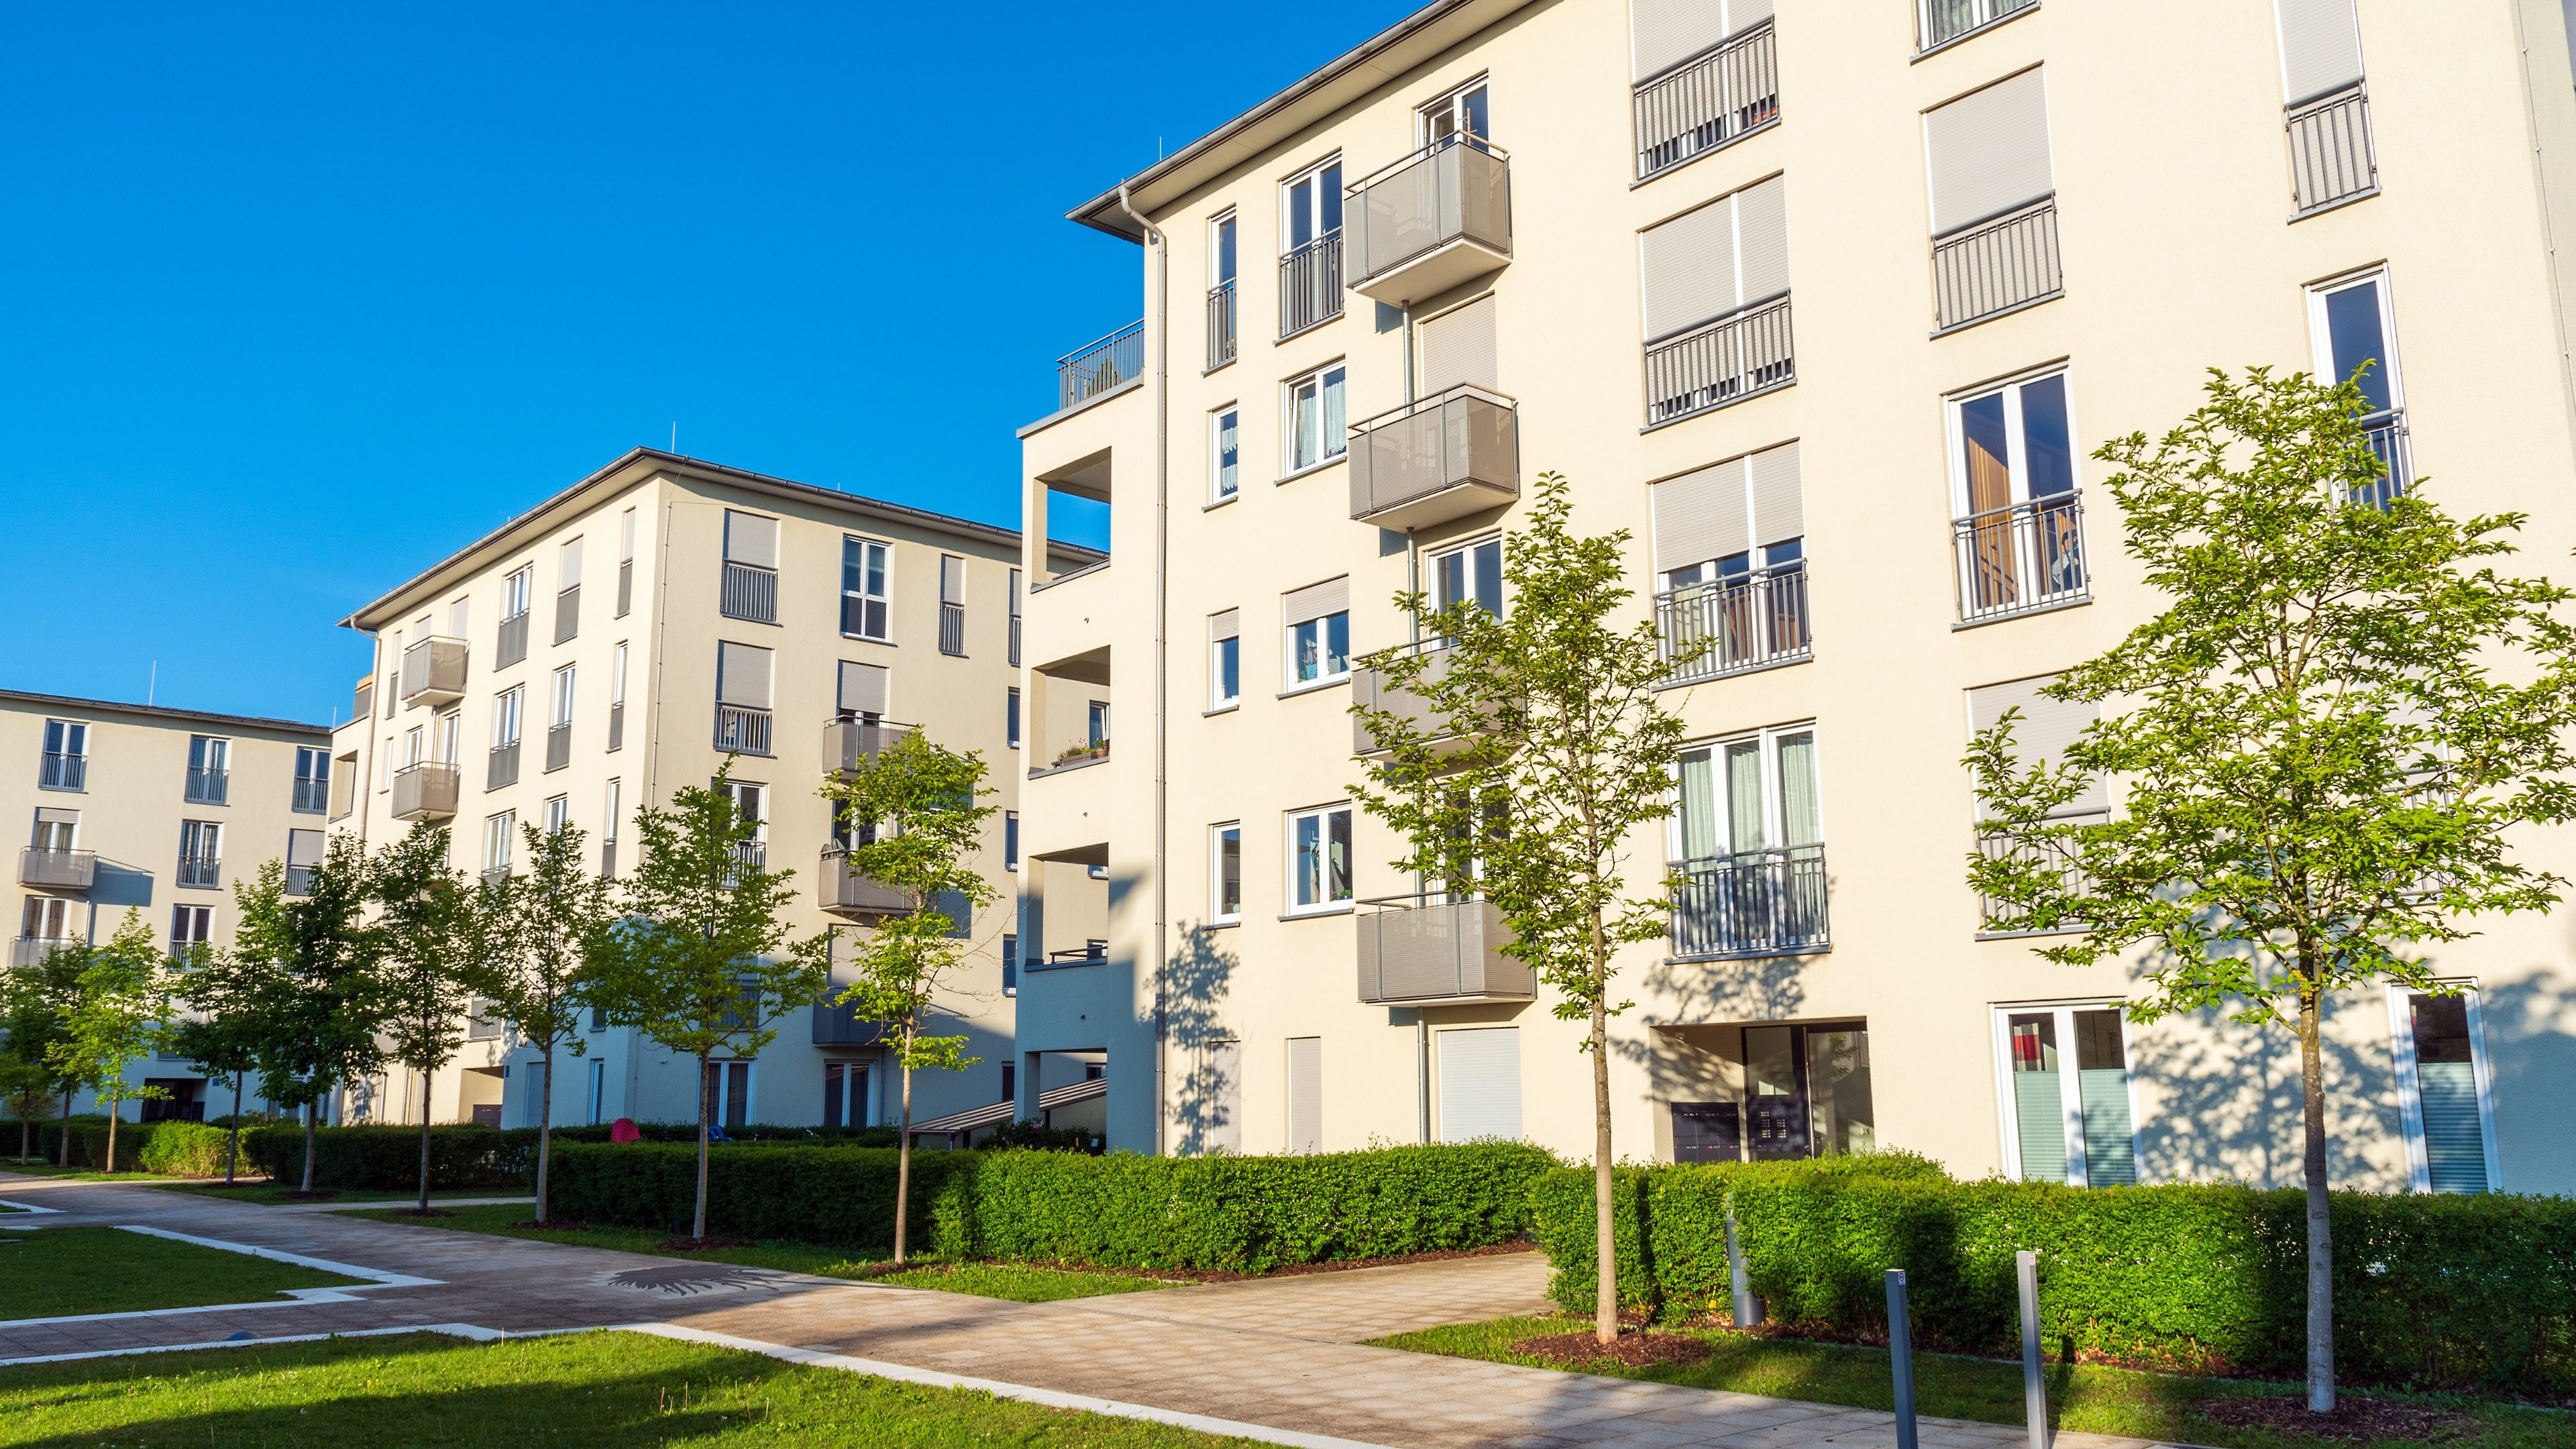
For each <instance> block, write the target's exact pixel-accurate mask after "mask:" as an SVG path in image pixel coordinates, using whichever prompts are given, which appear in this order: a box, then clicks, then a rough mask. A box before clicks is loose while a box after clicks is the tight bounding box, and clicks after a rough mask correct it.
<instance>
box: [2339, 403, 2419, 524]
mask: <svg viewBox="0 0 2576 1449" xmlns="http://www.w3.org/2000/svg"><path fill="white" fill-rule="evenodd" d="M2361 425H2362V426H2363V427H2364V428H2366V429H2368V430H2369V432H2370V451H2372V452H2373V453H2376V454H2378V455H2379V464H2380V472H2379V477H2378V478H2377V479H2375V480H2373V481H2372V482H2370V483H2368V484H2365V485H2363V486H2362V487H2359V488H2356V489H2354V490H2353V491H2352V499H2351V501H2352V502H2355V503H2359V504H2362V505H2365V506H2367V507H2371V508H2376V509H2380V510H2381V511H2383V512H2384V511H2386V509H2387V507H2388V505H2389V504H2391V503H2394V502H2396V501H2397V499H2398V497H2399V496H2400V495H2402V494H2404V493H2405V491H2406V488H2407V485H2408V484H2410V483H2412V482H2414V481H2415V474H2414V471H2413V470H2414V465H2415V450H2414V448H2413V447H2412V446H2411V445H2410V443H2409V442H2408V440H2407V436H2406V410H2405V409H2404V408H2390V409H2389V410H2388V411H2386V412H2378V413H2372V414H2371V415H2370V416H2368V417H2366V418H2363V419H2362V420H2361Z"/></svg>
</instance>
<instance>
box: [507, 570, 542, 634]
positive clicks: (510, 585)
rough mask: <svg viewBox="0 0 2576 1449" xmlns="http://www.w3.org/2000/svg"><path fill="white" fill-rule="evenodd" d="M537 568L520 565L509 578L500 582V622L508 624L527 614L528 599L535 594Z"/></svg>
mask: <svg viewBox="0 0 2576 1449" xmlns="http://www.w3.org/2000/svg"><path fill="white" fill-rule="evenodd" d="M536 581H537V566H536V565H535V564H521V565H520V566H519V567H518V568H517V569H516V570H514V571H512V573H511V574H510V576H509V577H507V578H505V579H503V580H501V621H502V622H503V623H508V622H509V621H510V620H512V619H515V618H518V617H519V616H520V615H522V614H524V613H526V612H528V598H529V596H530V595H531V594H532V593H534V592H535V589H536Z"/></svg>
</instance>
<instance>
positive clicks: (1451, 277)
mask: <svg viewBox="0 0 2576 1449" xmlns="http://www.w3.org/2000/svg"><path fill="white" fill-rule="evenodd" d="M1342 216H1343V218H1344V225H1345V228H1346V230H1345V231H1344V235H1346V236H1347V237H1349V239H1350V260H1351V275H1350V285H1351V286H1352V287H1353V288H1354V289H1355V290H1357V291H1358V292H1360V293H1361V294H1362V295H1364V296H1372V297H1376V298H1377V299H1378V300H1379V301H1383V302H1404V301H1409V300H1412V299H1413V298H1416V297H1429V296H1434V295H1436V294H1438V293H1441V292H1445V291H1448V290H1449V289H1450V288H1452V287H1455V286H1457V285H1459V284H1460V283H1462V282H1465V281H1467V280H1468V279H1469V278H1472V277H1477V276H1482V275H1483V274H1485V273H1486V272H1490V271H1492V270H1493V269H1495V268H1496V267H1498V266H1501V265H1502V264H1503V263H1505V262H1508V261H1510V260H1511V256H1512V178H1511V158H1510V156H1509V154H1508V153H1506V152H1505V151H1504V150H1503V149H1502V148H1501V147H1500V146H1496V145H1494V144H1493V143H1492V142H1490V141H1485V140H1482V139H1480V138H1477V137H1474V136H1459V135H1452V136H1447V137H1443V138H1442V139H1440V140H1437V141H1434V142H1432V143H1431V144H1430V145H1427V146H1425V147H1423V148H1422V149H1421V150H1419V151H1416V152H1414V153H1413V154H1412V155H1411V156H1408V157H1406V158H1405V159H1403V160H1401V161H1398V162H1396V163H1394V164H1393V165H1391V166H1386V167H1383V168H1381V169H1379V170H1377V171H1375V172H1372V173H1370V174H1369V175H1367V176H1364V177H1362V178H1360V179H1359V180H1358V181H1355V182H1353V183H1351V185H1350V186H1349V187H1347V188H1345V189H1344V191H1343V200H1342ZM1461 242H1464V243H1470V244H1472V245H1471V246H1470V247H1469V248H1467V249H1465V251H1463V252H1462V253H1461V254H1460V255H1457V256H1455V257H1454V258H1443V259H1440V260H1436V261H1435V260H1432V255H1433V253H1436V252H1441V251H1442V250H1443V249H1444V248H1449V247H1451V246H1452V244H1453V243H1461ZM1467 252H1472V255H1470V254H1466V253H1467ZM1417 272H1418V273H1419V275H1406V274H1410V273H1417ZM1381 279H1383V280H1385V281H1386V283H1387V285H1386V286H1384V287H1378V286H1376V285H1374V284H1376V283H1378V282H1380V281H1381Z"/></svg>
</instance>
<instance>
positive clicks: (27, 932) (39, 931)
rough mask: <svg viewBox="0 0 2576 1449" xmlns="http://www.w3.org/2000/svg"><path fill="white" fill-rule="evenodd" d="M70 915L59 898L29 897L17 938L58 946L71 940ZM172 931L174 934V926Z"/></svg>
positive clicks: (69, 907) (68, 905)
mask: <svg viewBox="0 0 2576 1449" xmlns="http://www.w3.org/2000/svg"><path fill="white" fill-rule="evenodd" d="M179 909H180V910H181V911H186V910H188V909H189V907H186V906H181V907H179ZM196 909H198V910H203V911H211V910H212V909H213V907H211V906H199V907H196ZM71 914H72V903H71V902H70V901H68V900H65V899H64V898H62V897H61V896H29V897H27V900H26V904H25V905H23V906H21V907H20V908H19V914H18V937H19V939H20V940H22V941H33V942H43V943H45V944H46V945H49V946H50V945H59V944H60V943H62V942H64V941H68V940H70V939H71ZM172 930H173V932H174V933H175V932H176V930H177V927H176V925H175V924H174V925H173V926H172Z"/></svg>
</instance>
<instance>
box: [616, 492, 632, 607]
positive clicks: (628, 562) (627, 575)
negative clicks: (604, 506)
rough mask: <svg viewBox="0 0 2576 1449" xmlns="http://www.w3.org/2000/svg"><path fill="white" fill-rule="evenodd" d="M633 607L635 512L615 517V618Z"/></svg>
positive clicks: (630, 510)
mask: <svg viewBox="0 0 2576 1449" xmlns="http://www.w3.org/2000/svg"><path fill="white" fill-rule="evenodd" d="M634 607H635V510H634V509H632V508H629V509H627V510H626V511H625V512H623V513H621V514H619V515H617V617H619V618H621V619H623V618H625V617H626V614H627V611H628V610H630V609H632V608H634Z"/></svg>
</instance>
